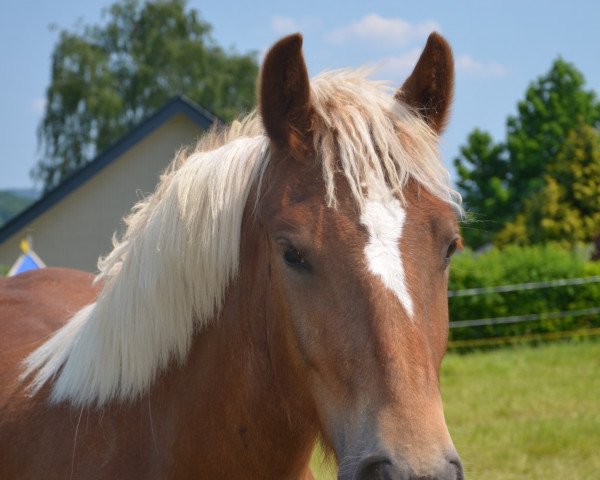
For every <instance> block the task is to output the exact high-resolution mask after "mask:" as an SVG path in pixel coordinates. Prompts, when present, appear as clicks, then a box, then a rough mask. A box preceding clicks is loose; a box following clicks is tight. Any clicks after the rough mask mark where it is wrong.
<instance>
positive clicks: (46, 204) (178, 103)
mask: <svg viewBox="0 0 600 480" xmlns="http://www.w3.org/2000/svg"><path fill="white" fill-rule="evenodd" d="M177 114H183V115H185V116H186V117H188V118H189V119H191V120H192V121H193V122H194V123H196V124H197V125H198V126H199V127H200V128H202V129H204V130H207V129H208V128H210V127H211V125H212V124H213V123H215V122H218V121H219V120H218V118H217V117H215V116H214V115H212V114H211V113H210V112H208V111H207V110H205V109H204V108H202V107H200V106H199V105H197V104H195V103H194V102H192V101H191V100H190V99H188V98H186V97H183V96H177V97H174V98H173V99H171V100H170V101H169V102H167V103H166V104H165V105H164V106H163V107H161V108H160V109H159V110H158V111H156V112H155V113H154V114H152V115H151V116H150V117H148V118H147V119H146V120H144V121H142V122H141V123H140V124H139V125H138V126H136V127H134V128H133V129H132V130H131V131H130V132H129V133H127V134H126V135H125V136H123V137H121V138H120V139H119V140H117V141H116V142H115V143H114V144H112V145H111V146H110V147H108V148H107V149H106V150H104V151H103V152H102V153H100V154H99V155H98V156H97V157H96V158H94V159H93V160H92V161H91V162H89V163H88V164H86V165H85V166H84V167H82V168H81V169H80V170H78V171H77V172H75V173H74V174H73V175H71V176H70V177H68V178H67V179H65V180H63V181H62V182H61V183H60V184H58V185H57V186H56V187H55V188H53V189H52V190H50V191H49V192H48V193H46V194H45V195H44V196H43V197H42V198H40V199H39V200H37V201H36V202H35V203H33V204H31V205H30V206H29V207H27V208H26V209H25V210H23V211H22V212H21V213H20V214H19V215H17V216H16V217H13V218H11V219H10V220H9V221H8V222H7V223H6V224H5V225H4V226H3V227H2V228H0V243H2V242H4V241H5V240H7V239H8V238H9V237H11V236H12V235H14V234H15V233H16V232H18V231H19V230H21V229H22V228H23V227H25V226H26V225H27V224H28V223H30V222H31V221H32V220H34V219H36V218H37V217H39V216H40V215H42V214H43V213H44V212H46V211H47V210H49V209H50V208H51V207H53V206H54V205H56V204H57V203H58V202H60V201H61V200H62V199H63V198H65V197H66V196H67V195H69V194H70V193H71V192H73V191H74V190H76V189H77V188H79V187H80V186H81V185H83V184H84V183H85V182H87V181H88V180H89V179H91V178H92V177H93V176H94V175H96V174H97V173H98V172H100V171H101V170H103V169H104V168H105V167H107V166H108V165H110V164H111V163H113V162H114V161H115V160H116V159H118V158H119V157H120V156H121V155H123V153H125V152H126V151H127V150H129V149H130V148H131V147H133V146H134V145H135V144H137V143H138V142H139V141H141V140H142V139H143V138H144V137H146V136H147V135H149V134H150V133H152V132H153V131H154V130H156V129H157V128H159V127H160V126H162V125H163V124H165V123H166V122H167V121H168V120H170V119H171V118H173V117H174V116H175V115H177Z"/></svg>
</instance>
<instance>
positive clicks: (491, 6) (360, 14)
mask: <svg viewBox="0 0 600 480" xmlns="http://www.w3.org/2000/svg"><path fill="white" fill-rule="evenodd" d="M3 3H4V4H3V6H2V15H1V16H0V65H1V69H0V72H1V75H0V86H1V87H2V88H1V91H2V94H1V98H2V102H1V104H0V105H1V107H0V142H1V146H2V154H1V155H0V189H4V188H24V187H30V186H31V185H32V182H31V180H30V178H29V171H30V170H31V168H32V166H33V165H34V164H35V162H36V160H37V159H38V158H39V153H38V151H37V136H36V128H37V125H38V124H39V122H40V119H41V117H42V114H43V109H44V96H45V90H46V87H47V86H48V83H49V73H50V55H51V52H52V48H53V46H54V44H55V42H56V40H57V38H58V31H56V30H54V31H52V30H51V29H49V26H50V25H51V24H54V25H57V26H58V27H59V28H71V27H73V26H74V25H75V24H76V22H77V21H83V22H84V23H97V22H99V21H102V11H103V9H105V8H106V7H107V6H109V5H110V4H111V3H113V2H112V1H111V0H97V1H96V0H85V1H81V0H55V1H53V2H46V1H42V0H37V1H32V0H21V1H19V2H14V1H13V2H3ZM190 6H192V7H194V8H196V9H198V10H199V11H200V12H201V14H202V16H203V17H204V19H205V20H207V21H208V22H210V23H211V24H212V25H213V27H214V31H213V36H214V38H215V39H216V40H217V42H218V43H220V44H221V45H223V46H225V47H234V48H236V49H237V50H238V51H242V52H245V51H248V50H256V51H258V52H264V51H265V50H266V49H267V48H268V47H269V45H270V44H272V43H273V42H274V41H275V40H277V39H278V38H279V37H280V36H282V35H284V34H286V33H289V32H293V31H301V32H302V33H303V34H304V38H305V42H304V49H305V56H306V60H307V64H308V67H309V70H310V71H311V74H316V73H318V72H319V71H321V70H323V69H330V68H337V67H355V66H359V65H363V64H369V65H378V66H379V67H380V71H379V73H378V76H379V77H380V78H385V79H388V80H390V81H392V82H393V83H394V84H397V85H401V84H402V82H403V80H404V78H405V77H406V76H407V75H408V74H409V73H410V70H411V68H412V66H413V65H414V62H415V61H416V58H417V57H418V54H419V52H420V49H421V48H422V47H423V45H424V43H425V39H426V37H427V34H428V33H429V32H430V31H431V30H438V31H439V32H441V33H442V34H443V35H444V36H445V37H446V38H447V39H448V41H449V42H450V44H451V45H452V47H453V49H454V53H455V58H456V62H457V82H456V97H455V101H454V108H453V117H452V120H451V122H450V125H449V128H448V130H447V132H446V134H445V135H444V137H443V140H442V152H443V154H444V156H445V159H446V162H447V164H448V165H450V164H451V160H452V158H453V157H454V156H455V155H456V154H457V153H458V149H459V146H460V145H461V144H462V143H464V140H465V138H466V136H467V134H468V132H469V131H471V130H472V129H473V128H475V127H479V128H483V129H485V130H488V131H490V132H491V133H492V134H493V135H494V137H495V138H497V139H501V138H502V137H503V136H504V127H505V121H506V117H507V115H509V114H512V113H514V112H515V107H516V103H517V101H518V100H520V99H521V98H522V97H523V94H524V92H525V89H526V87H527V85H528V84H529V82H531V81H532V80H533V79H535V78H536V77H538V76H539V75H541V74H543V73H545V72H546V71H547V70H548V69H549V67H550V65H551V63H552V61H553V60H554V59H555V58H556V57H557V56H559V55H560V56H562V57H563V58H564V59H566V60H569V61H571V62H573V63H574V64H575V65H576V66H577V67H578V68H579V69H580V70H581V71H582V72H583V74H584V76H585V77H586V80H587V84H588V87H589V88H592V89H594V90H595V91H596V92H600V53H599V46H600V2H598V1H594V0H588V1H583V0H570V1H568V2H567V1H561V2H559V1H553V0H544V1H542V0H518V1H517V0H478V1H475V0H471V1H461V0H455V1H452V2H451V1H448V0H445V1H428V2H415V1H410V2H407V1H399V0H390V1H388V0H381V1H372V2H365V1H364V0H362V1H354V0H350V1H344V2H341V1H340V2H331V1H330V2H327V1H323V0H321V1H313V0H305V1H303V2H298V1H295V2H285V1H283V0H281V1H278V2H272V1H271V2H259V1H255V2H244V1H237V0H233V1H216V2H215V1H213V2H201V1H198V0H191V1H190ZM193 61H194V59H193V58H192V59H190V62H193Z"/></svg>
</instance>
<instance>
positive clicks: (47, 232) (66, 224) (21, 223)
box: [0, 97, 216, 272]
mask: <svg viewBox="0 0 600 480" xmlns="http://www.w3.org/2000/svg"><path fill="white" fill-rule="evenodd" d="M215 121H216V119H215V117H213V116H212V115H211V114H210V113H209V112H207V111H206V110H204V109H203V108H201V107H199V106H198V105H195V104H194V103H193V102H191V101H190V100H189V99H187V98H184V97H176V98H174V99H172V100H171V101H169V102H168V103H167V104H166V105H165V106H163V107H162V108H161V109H160V110H158V111H157V112H156V113H154V114H153V115H152V116H151V117H150V118H148V119H146V120H145V121H143V122H142V123H141V124H140V125H138V126H137V127H136V128H134V129H133V130H132V131H131V132H129V133H128V134H127V135H125V136H124V137H123V138H121V139H120V140H119V141H117V142H116V143H115V144H114V145H112V146H111V147H109V148H108V149H107V150H106V151H104V152H103V153H101V154H100V155H98V156H97V157H96V158H95V159H94V160H92V161H91V162H90V163H88V164H87V165H86V166H85V167H83V168H82V169H81V170H79V171H78V172H77V173H75V174H74V175H72V176H71V177H69V178H68V179H66V180H65V181H63V182H62V183H61V184H60V185H58V186H57V187H56V188H54V189H53V190H51V191H50V192H48V193H47V194H46V195H44V196H43V197H42V198H41V199H40V200H38V201H37V202H35V203H34V204H33V205H31V206H30V207H29V208H27V209H26V210H24V211H23V212H22V213H21V214H20V215H18V216H16V217H14V218H12V219H11V220H10V221H9V222H8V223H6V224H5V225H4V226H3V227H2V228H0V264H4V265H11V264H12V263H13V262H14V261H15V259H16V258H17V257H18V256H19V254H20V249H19V244H20V242H21V240H22V239H23V238H26V237H27V236H30V238H32V239H33V243H34V248H35V251H36V253H37V254H38V255H39V256H40V257H41V258H42V259H43V260H44V262H45V263H46V265H47V266H49V267H71V268H77V269H81V270H86V271H89V272H95V271H96V263H97V261H98V257H99V256H102V255H105V254H106V253H108V252H109V251H110V250H111V248H112V243H111V239H112V236H113V233H114V232H115V231H119V232H120V231H122V227H123V225H122V221H121V220H122V218H123V217H124V216H125V215H126V214H127V213H128V212H129V210H130V209H131V207H132V206H133V205H134V204H135V203H136V202H137V201H138V200H139V199H141V198H142V197H143V196H145V195H147V194H149V193H152V192H153V191H154V188H155V186H156V184H157V182H158V179H159V176H160V174H161V172H162V171H163V170H164V169H165V168H166V167H167V166H168V165H169V163H170V161H171V160H172V159H173V157H174V155H175V153H176V152H177V150H178V149H180V148H181V147H182V146H185V145H189V144H192V143H194V141H195V140H196V139H197V138H198V136H199V135H200V134H201V133H202V132H203V131H205V130H206V129H208V128H209V127H210V126H211V125H212V124H213V123H214V122H215Z"/></svg>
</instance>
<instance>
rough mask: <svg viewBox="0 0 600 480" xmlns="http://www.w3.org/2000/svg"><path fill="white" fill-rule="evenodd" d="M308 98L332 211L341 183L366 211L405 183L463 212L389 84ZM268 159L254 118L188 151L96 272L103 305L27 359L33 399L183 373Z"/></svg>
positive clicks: (104, 393) (107, 394)
mask: <svg viewBox="0 0 600 480" xmlns="http://www.w3.org/2000/svg"><path fill="white" fill-rule="evenodd" d="M311 96H312V103H313V107H314V109H315V113H316V118H315V129H314V132H313V133H314V142H315V147H316V151H317V152H318V153H319V159H320V161H322V164H323V179H324V181H325V185H326V191H327V199H326V201H327V202H328V204H329V205H330V206H332V207H333V206H335V198H336V196H335V183H334V177H335V174H336V173H337V172H341V173H343V175H344V176H345V178H346V179H347V181H348V184H349V185H350V187H351V190H352V192H353V194H354V197H355V199H356V201H357V203H358V205H359V206H360V207H361V208H362V207H363V205H364V203H365V195H366V190H365V188H364V186H365V185H368V184H371V183H373V182H387V184H388V185H389V186H390V187H391V189H392V190H393V191H394V192H395V193H396V194H398V195H400V196H401V192H402V189H403V187H404V185H405V184H406V182H407V180H408V179H409V178H414V179H415V180H416V181H418V182H419V183H420V184H421V185H422V186H423V187H424V188H426V189H428V190H429V191H430V192H431V193H433V194H434V195H436V196H438V197H439V198H441V199H443V200H444V201H446V202H449V203H451V204H452V205H454V206H456V207H458V206H459V202H460V199H459V197H458V196H457V194H456V193H455V192H454V191H453V190H452V188H451V187H450V183H449V176H448V172H447V171H446V169H445V168H444V167H443V165H442V163H441V161H440V159H439V154H438V150H437V139H436V135H435V133H434V132H433V131H432V130H431V129H429V127H428V126H427V125H426V124H425V123H424V122H423V121H422V120H421V119H420V118H419V116H418V115H416V114H415V113H414V112H412V111H411V110H410V109H409V108H408V107H407V106H405V105H403V104H401V103H399V102H398V101H396V100H395V99H394V92H393V91H392V90H391V89H389V88H388V87H387V86H386V84H384V83H381V82H372V81H369V80H367V79H366V75H365V73H364V72H361V71H346V70H344V71H336V72H329V73H325V74H322V75H320V76H319V77H317V78H316V79H314V80H313V82H312V84H311ZM269 157H270V155H269V140H268V138H267V137H266V135H265V133H264V130H263V127H262V124H261V119H260V117H259V116H258V115H257V114H256V113H253V114H250V115H249V116H248V117H246V118H245V119H244V120H242V121H241V122H234V124H233V125H232V126H230V127H229V128H228V129H225V130H221V131H217V130H214V131H211V132H209V133H208V134H207V135H206V136H205V137H204V138H203V139H202V140H200V142H199V143H198V145H197V146H196V148H194V149H193V150H192V151H185V152H181V153H180V154H179V155H178V156H177V157H176V159H175V160H174V162H173V164H172V166H171V167H170V169H168V170H167V172H166V173H165V174H164V175H163V176H162V177H161V180H160V182H159V185H158V187H157V189H156V191H155V193H153V194H152V195H150V196H149V197H148V198H146V199H144V200H143V201H141V202H140V203H139V204H137V205H136V206H135V207H134V208H133V210H132V213H131V214H130V215H129V217H128V218H127V220H126V225H127V229H126V232H125V234H124V236H123V237H122V238H121V239H120V240H116V241H115V242H114V249H113V250H112V252H111V253H110V254H109V255H108V256H107V257H106V258H104V259H103V260H101V261H100V262H99V269H100V274H99V276H98V279H101V280H103V281H104V287H103V289H102V292H101V294H100V296H99V297H98V300H97V302H96V303H95V304H92V305H89V306H87V307H85V308H84V309H82V310H81V311H79V312H78V313H77V314H76V315H75V316H74V317H73V318H72V319H71V320H70V321H69V322H68V323H67V324H66V325H65V326H64V327H62V328H61V329H60V330H59V331H58V332H56V334H55V335H54V336H53V337H52V338H51V339H50V340H48V341H47V342H46V343H45V344H43V345H42V346H41V347H39V348H38V349H37V350H36V351H35V352H33V353H32V354H31V355H30V356H29V357H28V358H27V359H26V361H25V371H24V374H23V378H25V377H29V376H30V375H34V376H33V380H32V383H31V390H32V393H35V392H37V390H39V388H41V387H42V386H43V385H44V384H45V383H46V382H48V381H50V380H53V381H54V384H53V387H52V394H51V395H52V400H53V401H56V402H58V401H62V400H69V401H71V402H72V403H74V404H78V405H86V404H94V403H95V404H97V405H102V404H105V403H106V402H108V401H109V400H112V399H118V400H121V401H125V400H129V399H135V398H137V397H138V396H139V395H141V394H143V393H144V392H145V391H147V389H148V388H149V386H150V385H151V383H152V381H153V379H154V378H155V376H156V374H157V372H158V371H160V370H161V369H163V368H165V367H166V366H167V364H168V362H170V361H171V360H173V359H175V360H176V361H178V362H183V361H184V360H185V358H186V355H187V353H188V350H189V347H190V343H191V339H192V336H193V333H194V331H195V330H199V329H202V327H203V326H205V325H206V324H207V323H209V322H210V321H211V319H213V318H214V317H215V315H216V313H217V312H218V310H219V308H220V307H221V304H222V301H223V295H224V292H225V288H226V287H227V285H228V284H229V283H230V282H231V280H232V279H233V278H234V277H235V275H236V273H237V269H238V264H239V258H238V257H239V250H240V248H239V247H240V240H241V225H242V215H243V212H244V208H245V205H246V202H247V200H248V195H249V192H250V190H251V188H252V186H254V185H257V184H258V182H260V179H261V178H262V174H263V172H264V171H265V168H266V167H267V166H268V163H269Z"/></svg>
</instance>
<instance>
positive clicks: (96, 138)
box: [32, 0, 258, 190]
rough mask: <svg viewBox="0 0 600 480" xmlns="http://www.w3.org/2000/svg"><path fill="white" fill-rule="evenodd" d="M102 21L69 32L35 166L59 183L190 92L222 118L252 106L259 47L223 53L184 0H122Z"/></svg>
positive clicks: (61, 44) (47, 183)
mask: <svg viewBox="0 0 600 480" xmlns="http://www.w3.org/2000/svg"><path fill="white" fill-rule="evenodd" d="M107 17H108V18H107V21H106V22H105V23H104V24H103V25H86V26H79V27H78V28H76V29H75V31H68V30H63V31H61V32H60V36H59V40H58V43H57V45H56V46H55V48H54V51H53V54H52V73H51V83H50V86H49V87H48V90H47V94H46V95H47V104H46V112H45V115H44V118H43V120H42V122H41V124H40V127H39V130H38V137H39V142H40V146H41V151H42V153H43V159H42V160H41V161H40V162H39V164H38V165H37V166H36V167H35V169H34V170H33V171H32V176H33V177H34V179H35V180H37V181H41V182H42V183H43V185H44V189H45V190H49V189H51V188H52V187H54V186H55V185H57V184H58V183H59V182H60V181H61V180H63V179H64V178H66V177H68V176H69V175H70V174H72V173H73V172H74V171H75V170H77V169H78V168H80V167H81V166H83V165H84V164H85V163H86V162H88V161H89V160H90V159H92V158H93V157H94V156H95V155H96V154H97V153H98V152H99V151H102V150H103V149H105V148H106V147H108V146H109V145H110V144H111V143H113V142H114V141H115V140H116V139H118V138H119V137H120V136H122V135H123V134H124V133H126V132H127V131H128V130H129V129H131V128H132V127H133V126H134V125H136V124H137V123H138V122H140V121H141V120H142V119H143V118H145V117H146V116H148V115H149V114H150V113H151V112H153V111H154V110H156V109H157V108H159V107H160V106H162V105H163V104H164V103H165V102H166V101H167V100H168V99H169V98H170V97H172V96H173V95H176V94H185V95H187V96H188V97H190V98H191V99H192V100H194V101H196V102H197V103H199V104H200V105H202V106H203V107H205V108H207V109H208V110H210V111H212V112H214V113H215V114H216V115H218V116H219V117H221V118H222V119H224V120H230V119H232V118H233V117H235V116H236V115H238V114H239V113H240V112H243V111H247V110H250V109H251V108H252V107H253V105H254V103H255V82H256V76H257V73H258V66H257V60H256V54H255V53H249V54H238V53H236V52H235V51H225V50H223V49H222V48H221V47H220V46H218V45H217V44H216V43H215V42H214V41H213V39H212V38H211V35H210V33H211V27H210V25H209V24H208V23H206V22H205V21H203V20H202V19H201V17H200V14H199V13H198V12H197V11H196V10H194V9H189V8H187V1H186V0H152V1H147V2H144V3H141V2H140V1H138V0H122V1H120V2H118V3H115V4H114V5H112V6H111V7H110V8H109V9H108V10H107Z"/></svg>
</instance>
